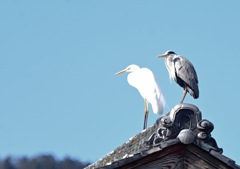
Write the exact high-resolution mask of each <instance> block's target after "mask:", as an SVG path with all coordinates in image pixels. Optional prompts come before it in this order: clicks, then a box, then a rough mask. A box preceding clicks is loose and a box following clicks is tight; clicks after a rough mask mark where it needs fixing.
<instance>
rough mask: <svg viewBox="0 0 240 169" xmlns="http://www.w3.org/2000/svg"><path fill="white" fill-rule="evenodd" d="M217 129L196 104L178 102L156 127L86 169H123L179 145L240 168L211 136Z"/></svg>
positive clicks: (181, 147) (158, 121)
mask: <svg viewBox="0 0 240 169" xmlns="http://www.w3.org/2000/svg"><path fill="white" fill-rule="evenodd" d="M213 129H214V125H213V124H212V123H211V122H210V121H208V120H206V119H202V114H201V112H200V110H199V109H198V108H197V107H196V106H195V105H192V104H178V105H176V106H175V107H174V108H173V109H172V110H171V111H170V112H169V113H168V114H167V115H166V116H163V117H160V118H159V119H158V120H157V121H156V123H155V124H154V125H153V126H152V127H150V128H148V129H146V130H143V131H142V132H141V133H139V134H137V135H136V136H134V137H132V138H130V139H129V140H128V141H127V142H126V143H124V144H123V145H122V146H120V147H118V148H116V149H115V150H114V151H113V152H111V153H109V154H107V155H106V156H105V157H104V158H102V159H99V160H98V161H97V162H95V163H93V164H91V165H89V166H87V167H86V168H85V169H95V168H102V169H112V168H121V167H122V166H124V165H127V164H131V163H134V162H136V161H140V159H141V161H144V160H143V159H146V158H147V157H148V156H152V155H154V154H156V153H157V154H159V153H160V154H164V153H166V152H170V153H171V151H169V150H173V147H175V148H176V147H178V150H179V151H180V152H181V151H184V152H186V151H187V152H190V153H193V154H194V152H197V153H200V152H203V153H202V154H204V153H205V154H206V155H208V156H209V157H211V158H213V159H216V160H217V161H219V162H221V163H222V164H223V165H225V166H228V167H229V168H233V169H235V168H236V169H240V166H238V165H237V164H236V163H235V161H234V160H232V159H230V158H228V157H226V156H224V155H222V152H223V149H222V148H219V147H218V145H217V142H216V140H215V139H214V138H213V137H212V136H211V132H212V131H213ZM195 154H196V153H195ZM204 156H205V155H203V156H201V158H204ZM199 157H200V156H199ZM205 160H208V159H205Z"/></svg>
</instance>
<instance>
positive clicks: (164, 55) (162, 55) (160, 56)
mask: <svg viewBox="0 0 240 169" xmlns="http://www.w3.org/2000/svg"><path fill="white" fill-rule="evenodd" d="M165 57H167V54H161V55H159V56H156V58H165Z"/></svg>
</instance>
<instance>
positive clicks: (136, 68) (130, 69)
mask: <svg viewBox="0 0 240 169" xmlns="http://www.w3.org/2000/svg"><path fill="white" fill-rule="evenodd" d="M139 69H140V67H139V66H138V65H134V64H132V65H129V66H128V67H126V68H125V69H123V70H121V71H119V72H117V73H116V75H119V74H121V73H125V72H134V71H136V70H139Z"/></svg>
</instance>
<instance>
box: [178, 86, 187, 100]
mask: <svg viewBox="0 0 240 169" xmlns="http://www.w3.org/2000/svg"><path fill="white" fill-rule="evenodd" d="M186 94H187V87H184V90H183V96H182V100H181V102H180V103H181V104H182V103H183V100H184V99H185V96H186Z"/></svg>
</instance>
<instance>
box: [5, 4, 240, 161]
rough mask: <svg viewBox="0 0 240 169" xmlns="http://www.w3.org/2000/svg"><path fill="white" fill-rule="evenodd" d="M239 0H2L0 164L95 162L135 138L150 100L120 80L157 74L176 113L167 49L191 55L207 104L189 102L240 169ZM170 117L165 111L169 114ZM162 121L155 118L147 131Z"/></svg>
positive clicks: (176, 94)
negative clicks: (25, 159) (139, 70)
mask: <svg viewBox="0 0 240 169" xmlns="http://www.w3.org/2000/svg"><path fill="white" fill-rule="evenodd" d="M239 6H240V1H239V0H233V1H228V2H227V1H207V0H204V1H190V0H182V1H163V0H152V1H151V2H150V1H146V0H145V1H143V0H132V1H127V0H121V1H112V0H102V1H100V0H89V1H78V0H51V1H49V0H42V1H37V0H22V1H18V0H2V1H0V136H1V139H0V158H4V157H6V156H7V155H17V156H21V155H27V156H34V155H37V154H41V153H51V154H53V155H55V156H56V157H59V158H62V157H65V156H71V157H76V158H78V159H81V160H91V161H95V160H97V159H99V158H101V157H103V156H105V155H106V154H107V153H109V152H111V151H112V150H114V149H115V148H116V147H117V146H120V145H122V144H123V143H124V142H126V141H127V140H128V139H129V138H130V137H132V136H134V135H136V134H138V133H139V132H140V131H141V130H142V126H143V117H144V116H143V99H142V98H141V96H140V95H139V93H138V92H137V90H136V89H134V88H132V87H131V86H129V85H128V83H127V80H126V78H127V74H122V75H119V76H115V73H116V72H117V71H119V70H121V69H123V68H125V67H126V66H128V65H129V64H133V63H134V64H137V65H139V66H140V67H148V68H150V69H151V70H152V71H153V72H154V73H155V75H156V77H157V79H158V82H159V84H160V86H161V89H162V91H163V92H164V95H165V98H166V101H167V103H168V107H169V110H170V109H171V108H172V107H174V106H175V105H176V104H177V103H179V101H180V99H181V96H182V88H180V87H179V86H178V85H177V84H176V83H175V82H172V83H171V82H170V80H169V75H168V72H167V69H166V67H165V65H164V60H162V59H156V58H155V56H157V55H159V54H161V53H164V52H165V51H166V50H169V49H171V50H174V51H175V52H176V53H178V54H181V55H183V56H185V57H187V58H188V59H189V60H190V61H191V62H192V63H193V64H194V66H195V68H196V71H197V73H198V77H199V89H200V98H199V99H197V100H195V99H193V98H192V97H190V96H189V95H187V97H186V99H185V102H186V103H191V104H194V105H196V106H197V107H198V108H199V109H200V110H201V112H202V113H203V114H202V116H203V118H204V119H208V120H209V121H211V122H213V123H214V126H215V128H214V131H213V132H212V136H213V137H214V138H215V139H216V140H217V143H218V145H219V147H221V148H223V150H224V155H226V156H228V157H230V158H232V159H233V160H236V161H237V162H238V164H240V146H239V143H240V131H239V125H240V124H239V122H240V110H239V109H238V106H239V101H240V99H239V95H240V87H239V83H240V78H239V72H240V71H239V70H238V69H239V62H240V54H239V49H240V45H239V44H240V43H239V39H240V21H239V16H240V11H239ZM169 110H167V109H166V110H165V111H164V113H167V112H168V111H169ZM158 117H159V116H158V115H155V114H153V113H152V110H150V114H149V123H148V124H149V126H151V125H152V124H153V123H154V122H155V121H156V119H157V118H158Z"/></svg>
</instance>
